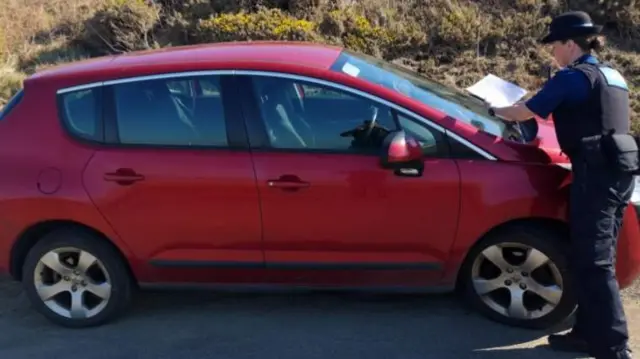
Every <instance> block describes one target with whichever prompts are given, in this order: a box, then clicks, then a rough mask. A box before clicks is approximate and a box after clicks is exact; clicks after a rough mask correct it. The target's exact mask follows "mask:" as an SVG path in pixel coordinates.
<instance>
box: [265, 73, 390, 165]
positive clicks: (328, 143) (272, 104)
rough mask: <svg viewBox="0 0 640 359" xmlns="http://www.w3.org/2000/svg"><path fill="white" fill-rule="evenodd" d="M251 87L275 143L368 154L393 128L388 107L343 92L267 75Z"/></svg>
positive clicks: (273, 143) (298, 148)
mask: <svg viewBox="0 0 640 359" xmlns="http://www.w3.org/2000/svg"><path fill="white" fill-rule="evenodd" d="M253 86H254V88H253V90H254V91H255V94H256V98H257V99H258V102H259V103H258V106H259V110H260V114H261V117H262V120H263V122H264V125H265V129H266V132H267V136H268V138H269V142H270V144H271V147H273V148H279V149H294V150H323V151H338V152H354V153H355V152H366V153H368V152H372V151H375V150H377V149H379V148H380V147H381V146H382V142H383V139H384V137H385V136H386V134H388V133H389V132H390V131H394V130H397V126H396V122H395V120H394V117H393V112H392V111H391V109H390V108H389V107H387V106H385V105H383V104H380V103H377V102H375V101H372V100H370V99H367V98H363V97H359V96H356V95H354V94H351V93H348V92H346V91H342V90H338V89H334V88H331V87H326V86H322V85H319V84H315V83H312V82H305V81H298V80H291V79H284V78H277V77H266V76H255V77H254V78H253Z"/></svg>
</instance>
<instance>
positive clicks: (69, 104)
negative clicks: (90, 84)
mask: <svg viewBox="0 0 640 359" xmlns="http://www.w3.org/2000/svg"><path fill="white" fill-rule="evenodd" d="M100 93H101V89H100V88H97V87H96V88H91V89H83V90H78V91H73V92H67V93H64V94H62V95H60V98H59V106H60V111H61V116H62V119H63V121H64V125H65V127H66V129H67V130H68V131H69V132H71V134H73V135H74V136H76V137H81V138H84V139H88V140H100V139H101V138H100V134H101V131H99V129H100V123H101V121H100V120H101V117H102V106H101V97H100Z"/></svg>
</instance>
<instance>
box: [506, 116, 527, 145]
mask: <svg viewBox="0 0 640 359" xmlns="http://www.w3.org/2000/svg"><path fill="white" fill-rule="evenodd" d="M502 122H503V123H504V124H505V126H506V127H507V131H509V133H508V134H507V138H508V139H509V140H511V141H517V142H520V141H521V140H522V139H523V138H524V133H523V131H522V127H521V126H520V123H519V122H510V121H504V120H503V121H502Z"/></svg>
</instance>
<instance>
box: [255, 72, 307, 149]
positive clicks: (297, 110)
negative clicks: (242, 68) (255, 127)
mask: <svg viewBox="0 0 640 359" xmlns="http://www.w3.org/2000/svg"><path fill="white" fill-rule="evenodd" d="M264 81H265V82H266V84H265V85H264V86H262V90H261V91H260V92H261V93H260V95H261V96H260V98H261V100H262V107H261V110H262V115H263V117H264V120H265V126H266V128H267V133H268V135H269V138H270V140H271V145H272V146H273V147H277V148H314V145H315V140H314V135H313V130H312V129H311V126H309V124H308V123H307V122H306V121H305V120H304V117H303V116H304V113H303V110H302V106H300V104H296V103H295V102H294V99H296V98H297V97H296V96H297V95H296V93H295V88H294V84H293V83H291V82H290V81H288V80H281V79H269V80H264Z"/></svg>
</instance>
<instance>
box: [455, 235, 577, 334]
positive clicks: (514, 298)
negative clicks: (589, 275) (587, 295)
mask: <svg viewBox="0 0 640 359" xmlns="http://www.w3.org/2000/svg"><path fill="white" fill-rule="evenodd" d="M461 274H462V275H463V276H464V277H463V278H462V280H463V285H464V292H465V296H466V299H467V300H468V301H469V303H470V304H471V305H472V306H473V307H474V308H475V309H477V310H478V311H479V312H480V313H482V314H483V315H485V316H486V317H488V318H490V319H492V320H494V321H496V322H500V323H503V324H507V325H511V326H517V327H523V328H531V329H545V328H548V327H551V326H554V325H556V324H559V323H561V322H563V321H564V320H566V319H567V318H568V317H569V316H570V315H571V314H572V312H573V311H574V309H575V307H576V305H575V300H574V296H573V293H572V290H571V285H570V283H569V280H570V278H569V275H570V274H569V271H568V267H567V254H566V250H565V247H564V241H563V238H561V237H560V236H559V235H558V234H557V233H555V232H553V231H550V230H545V229H542V228H539V229H534V228H532V227H517V228H515V227H514V228H512V229H509V230H506V231H501V232H500V233H495V234H494V235H491V237H489V238H487V239H485V240H484V241H482V242H481V243H480V244H479V245H477V246H476V247H474V248H473V249H472V251H471V252H470V253H469V256H468V258H467V261H466V263H465V266H464V268H463V271H462V273H461Z"/></svg>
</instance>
